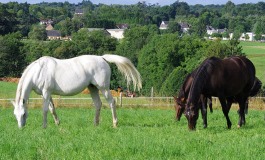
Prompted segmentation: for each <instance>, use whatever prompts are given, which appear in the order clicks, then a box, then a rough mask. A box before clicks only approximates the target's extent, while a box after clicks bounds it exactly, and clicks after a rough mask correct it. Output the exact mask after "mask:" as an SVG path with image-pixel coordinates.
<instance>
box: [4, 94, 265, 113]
mask: <svg viewBox="0 0 265 160" xmlns="http://www.w3.org/2000/svg"><path fill="white" fill-rule="evenodd" d="M114 99H115V101H116V105H117V106H118V107H147V108H173V107H174V99H173V97H133V98H131V97H114ZM11 100H14V99H0V107H4V108H9V107H12V104H11ZM101 100H102V103H103V106H104V107H108V103H107V102H106V100H105V98H103V97H101ZM53 101H54V105H55V107H57V108H58V107H93V106H94V104H93V100H92V98H71V97H62V98H61V97H56V98H53ZM27 103H28V107H29V108H40V107H41V106H42V98H30V99H29V100H28V102H27ZM220 106H221V105H220V103H219V100H218V99H217V98H213V107H214V108H215V107H220ZM232 107H238V104H233V106H232ZM249 108H255V109H260V110H265V97H253V98H250V99H249Z"/></svg>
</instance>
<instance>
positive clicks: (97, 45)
mask: <svg viewBox="0 0 265 160" xmlns="http://www.w3.org/2000/svg"><path fill="white" fill-rule="evenodd" d="M72 41H73V43H74V45H75V46H76V51H77V54H76V55H84V54H93V55H94V54H96V55H102V54H104V53H105V52H112V51H115V50H116V45H117V39H115V38H112V37H110V36H109V35H107V34H106V33H105V31H103V30H99V31H88V30H87V29H82V30H80V31H78V32H77V33H75V34H73V37H72Z"/></svg>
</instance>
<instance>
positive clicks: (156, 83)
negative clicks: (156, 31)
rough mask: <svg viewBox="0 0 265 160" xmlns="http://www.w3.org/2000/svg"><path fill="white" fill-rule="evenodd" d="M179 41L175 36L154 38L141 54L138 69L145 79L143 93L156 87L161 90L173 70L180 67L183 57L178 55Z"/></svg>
mask: <svg viewBox="0 0 265 160" xmlns="http://www.w3.org/2000/svg"><path fill="white" fill-rule="evenodd" d="M178 42H179V39H178V38H177V36H176V35H174V34H165V35H157V36H154V37H153V38H152V39H151V40H150V42H149V43H148V44H147V45H145V46H144V47H143V49H142V50H141V51H140V53H139V64H138V69H139V72H140V73H141V75H142V79H143V86H144V88H143V90H142V93H144V94H148V93H149V92H150V89H151V88H152V87H154V90H155V93H156V94H158V93H159V90H160V88H161V86H162V84H163V82H164V81H165V80H166V78H167V77H168V75H169V74H170V73H171V72H172V71H173V69H174V68H175V67H177V66H179V65H180V63H181V61H182V60H183V55H180V54H178V52H177V51H178Z"/></svg>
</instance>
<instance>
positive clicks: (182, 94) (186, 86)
mask: <svg viewBox="0 0 265 160" xmlns="http://www.w3.org/2000/svg"><path fill="white" fill-rule="evenodd" d="M195 73H196V70H195V71H193V72H192V73H190V74H188V75H187V76H186V78H185V80H184V83H183V84H182V86H181V88H180V91H179V94H178V97H174V101H175V110H176V120H178V121H180V118H181V116H182V114H183V112H184V110H185V107H186V100H187V98H188V94H189V91H190V87H191V84H192V82H193V76H194V75H195ZM208 100H209V108H210V111H211V113H212V112H213V109H212V98H211V97H205V96H203V95H201V98H200V103H199V105H200V109H201V115H202V119H203V126H204V128H206V127H207V102H208Z"/></svg>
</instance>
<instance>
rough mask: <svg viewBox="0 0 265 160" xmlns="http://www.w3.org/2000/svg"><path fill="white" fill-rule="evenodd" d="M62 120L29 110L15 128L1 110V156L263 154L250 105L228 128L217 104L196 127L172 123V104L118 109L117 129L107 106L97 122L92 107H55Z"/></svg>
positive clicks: (259, 114) (258, 159)
mask: <svg viewBox="0 0 265 160" xmlns="http://www.w3.org/2000/svg"><path fill="white" fill-rule="evenodd" d="M57 113H58V116H59V118H60V120H61V124H60V125H59V126H56V125H55V124H54V123H53V120H52V116H51V114H49V116H48V127H47V128H46V129H43V128H42V110H41V109H40V108H39V109H29V117H28V120H27V124H26V126H25V127H24V128H23V129H18V127H17V122H16V120H15V117H14V116H13V109H11V108H2V109H1V110H0V135H1V138H0V144H1V147H0V155H1V156H0V157H1V158H0V159H5V160H6V159H27V160H28V159H93V160H98V159H100V160H101V159H137V160H139V159H140V160H141V159H242V160H245V159H246V160H248V159H255V160H262V159H264V157H265V152H264V151H265V141H264V140H265V134H264V127H265V121H264V112H263V111H260V110H249V114H248V115H247V117H246V120H247V124H246V125H245V126H243V127H242V128H240V129H238V128H237V127H236V126H237V125H236V124H237V121H238V115H237V113H236V110H234V109H233V110H231V111H230V114H229V115H230V118H231V121H232V123H233V125H232V129H231V130H228V129H226V120H225V118H224V116H223V114H222V112H221V110H220V109H214V112H213V113H212V114H209V115H208V128H207V129H203V126H202V120H201V118H200V117H199V119H198V124H197V130H196V131H189V130H188V128H187V120H186V118H185V117H182V119H181V121H180V122H175V120H174V116H175V111H174V110H173V109H143V108H134V109H133V108H125V109H124V108H118V110H117V113H118V118H119V124H118V128H112V118H111V111H110V109H102V111H101V120H100V124H99V126H97V127H95V126H94V125H93V118H94V109H87V108H59V109H57Z"/></svg>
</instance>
